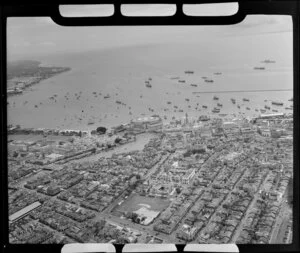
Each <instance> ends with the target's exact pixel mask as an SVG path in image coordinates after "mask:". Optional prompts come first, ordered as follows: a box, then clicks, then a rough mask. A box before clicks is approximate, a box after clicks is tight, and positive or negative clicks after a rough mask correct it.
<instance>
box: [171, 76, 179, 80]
mask: <svg viewBox="0 0 300 253" xmlns="http://www.w3.org/2000/svg"><path fill="white" fill-rule="evenodd" d="M179 78H180V77H179V76H173V77H171V78H170V79H171V80H177V79H179Z"/></svg>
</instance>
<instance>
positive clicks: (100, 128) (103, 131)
mask: <svg viewBox="0 0 300 253" xmlns="http://www.w3.org/2000/svg"><path fill="white" fill-rule="evenodd" d="M96 131H97V133H98V134H105V133H106V131H107V128H106V127H97V129H96Z"/></svg>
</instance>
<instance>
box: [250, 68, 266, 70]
mask: <svg viewBox="0 0 300 253" xmlns="http://www.w3.org/2000/svg"><path fill="white" fill-rule="evenodd" d="M253 69H254V70H265V69H266V68H265V67H254V68H253Z"/></svg>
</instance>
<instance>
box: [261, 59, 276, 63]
mask: <svg viewBox="0 0 300 253" xmlns="http://www.w3.org/2000/svg"><path fill="white" fill-rule="evenodd" d="M275 62H276V61H273V60H269V59H266V60H264V61H261V63H275Z"/></svg>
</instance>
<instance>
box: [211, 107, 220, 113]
mask: <svg viewBox="0 0 300 253" xmlns="http://www.w3.org/2000/svg"><path fill="white" fill-rule="evenodd" d="M212 112H213V113H219V112H220V109H219V108H214V109H213V110H212Z"/></svg>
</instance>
